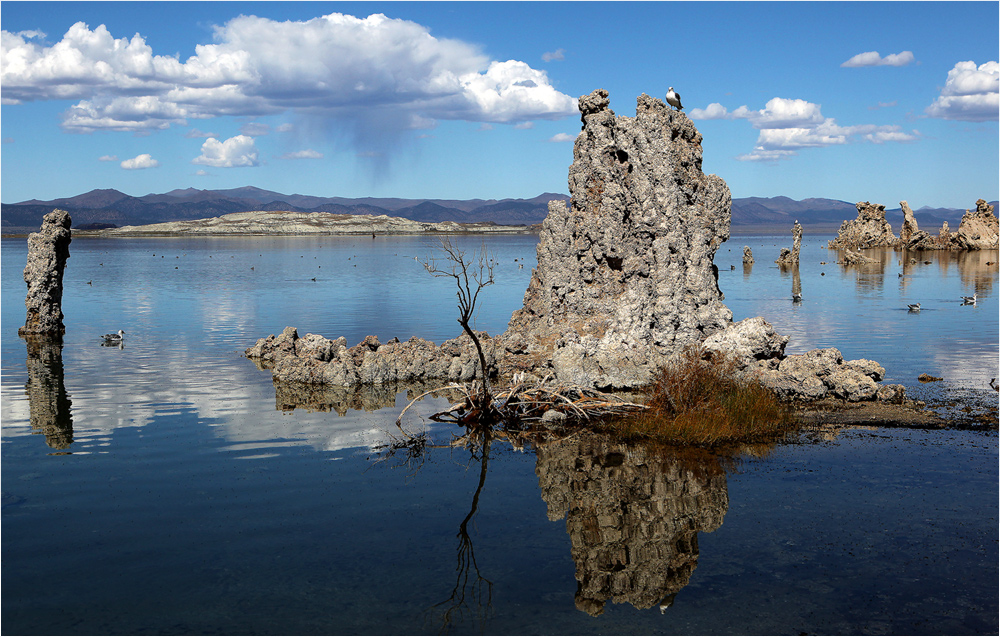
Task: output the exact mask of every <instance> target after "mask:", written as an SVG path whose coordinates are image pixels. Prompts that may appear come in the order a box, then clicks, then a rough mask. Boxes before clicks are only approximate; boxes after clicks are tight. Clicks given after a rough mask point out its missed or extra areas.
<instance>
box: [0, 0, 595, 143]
mask: <svg viewBox="0 0 1000 637" xmlns="http://www.w3.org/2000/svg"><path fill="white" fill-rule="evenodd" d="M0 46H2V65H0V83H2V85H3V101H4V103H5V104H18V103H25V102H31V101H37V100H57V99H58V100H65V99H69V100H78V103H77V104H75V105H74V106H73V107H71V108H70V109H69V111H67V112H66V113H65V114H64V117H63V126H64V128H66V129H67V130H71V131H75V132H91V131H95V130H122V131H137V130H140V129H145V130H157V129H163V128H167V127H169V126H171V125H184V124H186V122H187V120H189V119H204V118H211V117H219V116H246V117H255V116H263V115H273V114H278V113H282V112H286V111H295V112H297V113H299V114H305V115H308V116H315V117H325V118H328V119H332V120H337V121H344V122H347V123H348V126H353V127H354V128H355V132H356V138H357V139H359V140H363V139H365V138H366V136H367V137H384V136H385V132H384V129H385V128H386V127H387V126H390V125H394V126H396V127H397V128H398V129H400V130H409V126H411V125H413V126H415V127H419V128H427V127H428V124H427V121H428V120H438V119H460V120H467V121H474V122H499V123H512V124H514V123H518V122H523V121H529V120H533V119H559V118H562V117H566V116H572V115H575V114H576V113H577V106H576V100H575V99H573V98H571V97H570V96H568V95H565V94H563V93H560V92H559V91H557V90H556V89H555V88H554V87H553V86H552V85H551V84H550V82H549V80H548V77H547V75H546V74H545V72H544V71H539V70H537V69H533V68H531V67H530V66H529V65H527V64H526V63H524V62H520V61H517V60H507V61H494V60H490V59H489V58H488V57H487V56H486V55H484V54H483V53H482V52H481V51H480V49H479V48H478V47H477V46H475V45H472V44H469V43H466V42H462V41H460V40H454V39H446V38H436V37H434V36H432V35H431V34H430V31H429V30H428V29H427V27H425V26H423V25H420V24H417V23H415V22H412V21H408V20H400V19H392V18H388V17H386V16H385V15H382V14H375V15H371V16H368V17H367V18H357V17H354V16H350V15H344V14H339V13H332V14H330V15H325V16H322V17H317V18H313V19H309V20H302V21H294V20H288V21H283V22H278V21H274V20H270V19H266V18H259V17H256V16H252V15H251V16H245V15H241V16H239V17H236V18H233V19H232V20H230V21H228V22H226V23H225V24H223V25H222V26H216V27H215V29H214V42H213V43H212V44H204V45H199V46H197V47H195V54H194V55H192V56H190V57H188V58H187V59H186V60H184V61H182V60H181V59H180V58H179V56H171V55H158V54H156V53H154V51H153V50H152V47H151V46H150V45H149V44H148V43H147V42H146V41H145V39H144V38H143V36H142V35H140V34H136V35H134V36H133V37H131V38H115V37H113V36H112V34H111V33H110V32H109V31H108V29H107V28H106V27H105V26H104V25H99V26H97V27H96V28H94V29H91V28H90V27H89V26H88V25H86V24H84V23H83V22H78V23H76V24H74V25H73V26H72V27H70V29H69V30H68V31H67V32H66V34H65V35H64V36H63V37H62V39H61V40H60V41H58V42H56V43H55V44H53V45H52V46H45V45H43V44H42V43H40V42H38V41H36V40H35V39H34V38H32V37H29V36H28V34H24V33H21V34H18V33H10V32H7V31H3V32H2V33H0Z"/></svg>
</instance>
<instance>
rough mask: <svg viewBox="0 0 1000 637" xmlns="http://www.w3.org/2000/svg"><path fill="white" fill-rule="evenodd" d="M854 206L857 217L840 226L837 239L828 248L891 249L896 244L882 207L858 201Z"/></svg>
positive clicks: (896, 240)
mask: <svg viewBox="0 0 1000 637" xmlns="http://www.w3.org/2000/svg"><path fill="white" fill-rule="evenodd" d="M855 205H856V207H857V209H858V217H857V218H856V219H854V220H851V221H845V222H844V223H842V224H841V225H840V231H839V232H838V233H837V237H836V238H835V239H834V240H833V241H831V242H830V243H829V247H830V248H850V249H852V250H862V249H864V248H885V247H893V246H895V245H896V244H897V243H898V239H897V238H896V235H894V234H893V233H892V226H890V225H889V222H888V221H886V219H885V206H884V205H882V204H873V203H869V202H867V201H859V202H858V203H857V204H855Z"/></svg>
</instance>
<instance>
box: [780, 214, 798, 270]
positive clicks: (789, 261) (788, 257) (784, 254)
mask: <svg viewBox="0 0 1000 637" xmlns="http://www.w3.org/2000/svg"><path fill="white" fill-rule="evenodd" d="M801 248H802V226H801V225H799V222H798V221H796V222H795V225H794V226H792V249H791V250H789V249H788V248H782V249H781V254H780V256H779V257H778V260H777V261H775V263H777V264H778V265H793V264H796V263H798V262H799V250H800V249H801Z"/></svg>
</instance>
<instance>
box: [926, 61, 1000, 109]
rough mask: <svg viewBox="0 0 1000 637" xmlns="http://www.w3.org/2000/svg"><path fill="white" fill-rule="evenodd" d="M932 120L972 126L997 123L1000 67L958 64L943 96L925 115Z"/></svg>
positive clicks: (951, 72) (952, 70) (987, 64)
mask: <svg viewBox="0 0 1000 637" xmlns="http://www.w3.org/2000/svg"><path fill="white" fill-rule="evenodd" d="M924 112H926V113H927V114H928V115H930V116H931V117H939V118H942V119H953V120H965V121H970V122H986V121H997V119H998V114H1000V64H998V63H997V62H986V63H985V64H980V65H979V66H976V63H975V62H972V61H967V62H959V63H957V64H956V65H955V66H954V67H953V68H952V69H951V70H950V71H948V77H947V79H946V80H945V85H944V88H943V89H941V95H940V96H938V98H937V99H936V100H934V103H933V104H931V105H930V106H928V107H927V108H926V109H925V111H924Z"/></svg>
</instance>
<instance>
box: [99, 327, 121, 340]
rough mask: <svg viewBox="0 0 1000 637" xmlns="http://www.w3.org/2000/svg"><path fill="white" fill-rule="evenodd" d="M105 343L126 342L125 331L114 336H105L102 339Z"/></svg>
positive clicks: (119, 331)
mask: <svg viewBox="0 0 1000 637" xmlns="http://www.w3.org/2000/svg"><path fill="white" fill-rule="evenodd" d="M101 339H103V340H104V342H105V343H121V342H122V341H124V340H125V332H124V331H123V330H118V332H117V333H114V334H105V335H104V336H102V337H101Z"/></svg>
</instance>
